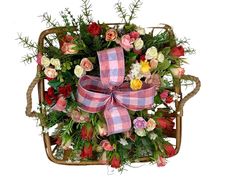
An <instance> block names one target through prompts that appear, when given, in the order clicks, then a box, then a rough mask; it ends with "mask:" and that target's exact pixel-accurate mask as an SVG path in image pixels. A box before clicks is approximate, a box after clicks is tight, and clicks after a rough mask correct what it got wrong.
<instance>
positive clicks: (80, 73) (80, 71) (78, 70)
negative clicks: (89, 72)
mask: <svg viewBox="0 0 235 188" xmlns="http://www.w3.org/2000/svg"><path fill="white" fill-rule="evenodd" d="M74 74H75V75H76V76H77V77H78V78H80V77H82V76H83V75H85V74H86V72H85V71H84V69H83V68H82V67H81V66H80V65H76V66H75V69H74Z"/></svg>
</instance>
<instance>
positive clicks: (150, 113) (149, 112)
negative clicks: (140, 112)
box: [147, 110, 155, 115]
mask: <svg viewBox="0 0 235 188" xmlns="http://www.w3.org/2000/svg"><path fill="white" fill-rule="evenodd" d="M147 114H149V115H154V114H155V112H154V111H153V110H148V111H147Z"/></svg>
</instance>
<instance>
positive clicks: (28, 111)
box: [25, 76, 40, 117]
mask: <svg viewBox="0 0 235 188" xmlns="http://www.w3.org/2000/svg"><path fill="white" fill-rule="evenodd" d="M39 81H40V78H39V76H36V77H35V78H34V79H33V81H32V82H31V84H30V85H29V87H28V89H27V92H26V99H27V105H26V110H25V114H26V116H28V117H37V112H35V111H32V92H33V89H34V87H35V86H36V85H37V84H38V82H39Z"/></svg>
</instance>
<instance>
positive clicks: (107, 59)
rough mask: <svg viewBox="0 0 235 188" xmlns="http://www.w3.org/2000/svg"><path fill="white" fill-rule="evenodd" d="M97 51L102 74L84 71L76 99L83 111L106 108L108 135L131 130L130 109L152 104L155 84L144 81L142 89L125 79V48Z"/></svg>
mask: <svg viewBox="0 0 235 188" xmlns="http://www.w3.org/2000/svg"><path fill="white" fill-rule="evenodd" d="M97 54H98V59H99V64H100V76H101V77H100V78H98V77H94V76H86V75H85V76H83V77H82V78H80V80H79V82H78V97H77V101H78V102H79V104H80V108H81V109H82V110H84V111H87V112H90V113H97V112H99V111H104V118H105V120H106V123H107V128H108V134H109V135H111V134H116V133H121V132H125V131H128V130H129V129H130V128H131V119H130V116H129V113H128V110H127V109H129V110H133V111H138V110H143V109H146V108H147V109H148V108H151V106H152V104H153V101H154V96H155V93H156V87H155V86H150V85H148V84H143V87H142V89H141V90H138V91H132V90H131V89H130V86H129V84H128V83H123V81H124V76H125V64H124V53H123V49H122V48H120V47H117V48H111V49H107V50H103V51H100V52H97Z"/></svg>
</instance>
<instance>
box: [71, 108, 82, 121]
mask: <svg viewBox="0 0 235 188" xmlns="http://www.w3.org/2000/svg"><path fill="white" fill-rule="evenodd" d="M71 118H72V120H73V121H74V122H77V123H79V122H80V118H81V113H80V112H79V111H78V110H73V111H72V112H71Z"/></svg>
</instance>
